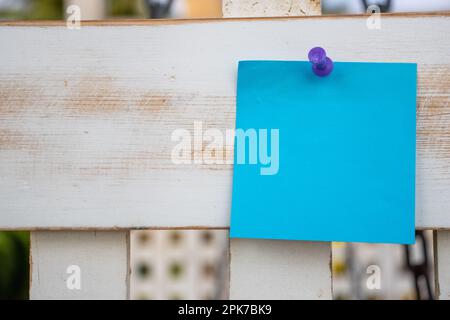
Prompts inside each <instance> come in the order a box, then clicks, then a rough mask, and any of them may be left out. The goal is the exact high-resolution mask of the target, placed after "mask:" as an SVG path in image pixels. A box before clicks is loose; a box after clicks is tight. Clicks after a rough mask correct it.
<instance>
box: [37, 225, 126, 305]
mask: <svg viewBox="0 0 450 320" xmlns="http://www.w3.org/2000/svg"><path fill="white" fill-rule="evenodd" d="M30 257H31V259H30V264H31V268H30V270H31V277H30V282H31V283H30V299H39V300H41V299H83V300H85V299H90V300H92V299H99V300H100V299H102V300H103V299H107V300H109V299H111V300H118V299H128V297H129V294H128V290H129V281H128V277H129V232H126V231H119V232H117V231H99V232H96V231H40V232H32V233H31V254H30Z"/></svg>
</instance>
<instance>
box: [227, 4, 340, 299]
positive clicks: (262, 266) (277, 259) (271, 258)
mask: <svg viewBox="0 0 450 320" xmlns="http://www.w3.org/2000/svg"><path fill="white" fill-rule="evenodd" d="M222 11H223V16H224V17H225V18H229V17H257V16H261V17H262V16H300V15H318V14H320V12H321V10H320V1H319V0H317V1H315V0H301V1H287V0H277V1H274V0H263V1H253V0H224V1H223V8H222ZM230 256H231V261H230V298H231V299H331V297H332V291H331V286H332V283H331V282H332V279H331V269H330V266H331V244H330V243H319V242H317V243H313V242H302V241H277V240H253V239H231V240H230Z"/></svg>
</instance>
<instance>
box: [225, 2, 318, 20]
mask: <svg viewBox="0 0 450 320" xmlns="http://www.w3.org/2000/svg"><path fill="white" fill-rule="evenodd" d="M222 13H223V16H224V17H271V16H273V17H278V16H305V15H310V16H312V15H320V13H321V8H320V0H276V1H274V0H223V1H222Z"/></svg>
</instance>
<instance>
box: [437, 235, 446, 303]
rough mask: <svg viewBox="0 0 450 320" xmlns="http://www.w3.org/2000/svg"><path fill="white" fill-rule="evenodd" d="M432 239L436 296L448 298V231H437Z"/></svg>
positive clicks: (441, 298)
mask: <svg viewBox="0 0 450 320" xmlns="http://www.w3.org/2000/svg"><path fill="white" fill-rule="evenodd" d="M434 239H435V242H434V250H435V251H434V252H435V255H434V267H435V273H434V276H435V282H436V283H435V288H436V298H437V299H440V300H450V231H437V232H435V235H434Z"/></svg>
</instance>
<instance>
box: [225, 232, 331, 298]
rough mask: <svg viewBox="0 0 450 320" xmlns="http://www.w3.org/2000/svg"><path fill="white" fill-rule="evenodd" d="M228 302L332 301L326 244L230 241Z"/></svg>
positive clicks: (329, 254) (247, 240)
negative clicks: (250, 300)
mask: <svg viewBox="0 0 450 320" xmlns="http://www.w3.org/2000/svg"><path fill="white" fill-rule="evenodd" d="M230 255H231V261H230V299H314V300H315V299H331V298H332V285H331V269H330V263H331V245H330V243H327V242H304V241H280V240H278V241H277V240H255V239H231V246H230Z"/></svg>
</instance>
